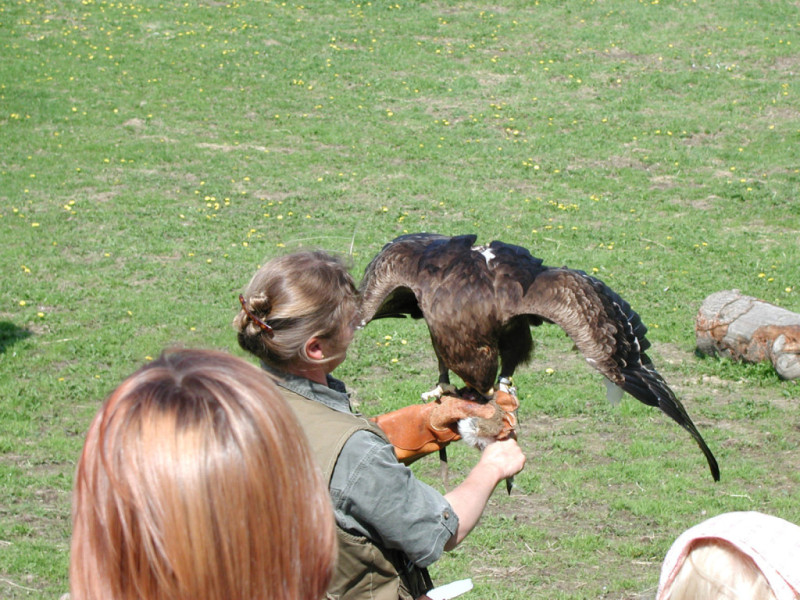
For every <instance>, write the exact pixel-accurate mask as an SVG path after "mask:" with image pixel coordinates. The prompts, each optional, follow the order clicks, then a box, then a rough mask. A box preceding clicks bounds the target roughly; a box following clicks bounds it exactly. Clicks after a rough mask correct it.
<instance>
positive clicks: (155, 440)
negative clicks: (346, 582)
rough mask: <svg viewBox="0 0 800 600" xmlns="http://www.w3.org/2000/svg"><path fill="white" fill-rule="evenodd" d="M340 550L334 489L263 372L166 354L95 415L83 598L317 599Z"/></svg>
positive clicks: (78, 584)
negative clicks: (328, 486) (329, 490)
mask: <svg viewBox="0 0 800 600" xmlns="http://www.w3.org/2000/svg"><path fill="white" fill-rule="evenodd" d="M335 557H336V539H335V532H334V521H333V514H332V511H331V506H330V498H329V496H328V494H327V489H326V486H325V484H324V482H323V480H322V479H321V477H320V473H319V470H318V468H317V467H316V466H315V463H314V461H313V459H312V457H311V455H310V453H309V449H308V445H307V442H306V440H305V437H304V435H303V432H302V430H301V429H300V427H299V426H298V423H297V420H296V419H295V417H294V414H293V413H292V411H291V409H290V408H289V407H288V406H287V404H286V402H284V401H283V399H282V398H281V397H280V394H279V393H278V392H277V390H276V387H275V385H274V384H273V383H272V381H270V380H269V378H268V377H267V376H266V375H265V373H264V372H263V371H261V370H260V369H257V368H256V367H254V366H252V365H250V364H248V363H247V362H245V361H243V360H241V359H239V358H235V357H232V356H229V355H226V354H222V353H220V352H214V351H203V350H178V351H170V352H165V353H164V354H162V355H161V357H160V358H158V359H157V360H155V361H153V362H151V363H150V364H148V365H146V366H144V367H142V368H141V369H139V370H138V371H137V372H135V373H134V374H133V375H131V376H130V377H128V378H127V379H126V380H125V381H124V382H123V383H122V384H121V385H120V386H119V387H118V388H117V389H116V390H114V392H112V393H111V395H110V396H109V397H108V399H107V400H106V401H105V403H104V404H103V406H102V407H101V409H100V411H99V412H98V414H97V416H96V417H95V418H94V420H93V422H92V424H91V427H90V428H89V432H88V434H87V437H86V442H85V445H84V449H83V453H82V455H81V457H80V461H79V463H78V469H77V474H76V481H75V490H74V497H73V536H72V548H71V559H70V591H71V598H72V600H133V599H144V600H161V599H164V600H167V599H169V600H256V599H260V600H267V599H280V600H296V599H302V600H318V599H319V598H322V597H324V594H325V589H326V588H327V585H328V582H329V580H330V578H331V575H332V571H333V564H334V562H335Z"/></svg>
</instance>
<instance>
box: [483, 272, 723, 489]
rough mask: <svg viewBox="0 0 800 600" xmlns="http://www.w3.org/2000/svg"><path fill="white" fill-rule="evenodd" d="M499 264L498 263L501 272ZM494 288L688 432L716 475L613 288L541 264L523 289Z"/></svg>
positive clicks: (509, 307)
mask: <svg viewBox="0 0 800 600" xmlns="http://www.w3.org/2000/svg"><path fill="white" fill-rule="evenodd" d="M503 268H504V267H503V266H502V265H500V266H498V269H499V270H500V271H503ZM503 276H504V277H508V276H510V273H505V274H504V275H503ZM496 289H497V292H498V297H499V298H501V300H500V301H501V302H502V303H503V304H504V306H505V310H506V311H507V312H508V314H509V316H511V315H519V314H529V315H535V318H541V319H545V320H547V321H550V322H552V323H555V324H556V325H559V326H560V327H561V328H562V329H563V330H564V331H565V332H566V333H567V335H569V337H570V338H571V339H572V341H573V342H574V343H575V345H576V347H577V348H578V350H580V352H581V353H582V354H583V356H584V358H585V359H586V361H587V362H588V363H589V364H590V365H591V366H593V367H594V368H595V369H597V370H598V371H600V372H601V373H602V374H603V375H605V376H606V377H607V378H608V379H609V380H610V381H611V382H612V383H614V384H615V385H617V386H619V387H620V388H622V389H623V390H624V391H626V392H628V393H629V394H630V395H631V396H633V397H634V398H636V399H637V400H639V401H640V402H642V403H644V404H647V405H649V406H655V407H658V408H659V409H661V411H663V412H664V413H665V414H666V415H668V416H669V417H670V418H672V419H673V420H674V421H675V422H677V423H678V424H679V425H680V426H681V427H683V428H684V429H685V430H686V431H688V432H689V434H690V435H691V436H692V437H693V438H694V440H695V441H696V442H697V444H698V445H699V446H700V449H701V450H702V451H703V454H704V455H705V457H706V460H707V461H708V464H709V467H710V469H711V473H712V475H713V477H714V479H715V480H719V466H718V465H717V461H716V460H715V458H714V456H713V454H712V453H711V450H710V449H709V448H708V446H707V445H706V443H705V441H704V440H703V438H702V436H701V435H700V433H699V432H698V431H697V428H696V427H695V425H694V423H693V422H692V420H691V418H690V417H689V414H688V413H687V412H686V409H685V408H684V407H683V405H682V404H681V402H680V401H679V400H678V399H677V398H676V397H675V394H674V393H673V391H672V390H671V389H670V387H669V386H668V385H667V383H666V381H664V378H663V377H662V376H661V375H660V374H659V373H658V371H656V370H655V368H654V367H653V363H652V361H651V360H650V358H649V357H648V356H647V354H646V353H645V350H647V348H649V347H650V342H649V341H648V340H647V338H646V337H645V334H646V333H647V328H646V327H645V325H644V323H642V320H641V318H640V317H639V315H638V314H636V312H635V311H634V310H633V309H632V308H631V307H630V305H629V304H628V303H627V302H626V301H625V300H623V299H622V298H621V297H620V296H619V295H618V294H617V293H616V292H614V291H613V290H612V289H611V288H609V287H608V286H607V285H606V284H605V283H603V282H602V281H600V280H599V279H596V278H594V277H591V276H589V275H587V274H586V273H584V272H582V271H575V270H571V269H566V268H560V269H555V268H545V270H543V271H541V272H539V273H538V274H537V275H536V276H535V278H534V279H533V281H531V282H530V284H529V285H528V286H527V288H525V289H523V287H522V286H519V287H516V288H515V287H514V286H513V285H510V286H496Z"/></svg>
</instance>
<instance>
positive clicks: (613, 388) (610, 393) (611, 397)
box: [603, 379, 624, 406]
mask: <svg viewBox="0 0 800 600" xmlns="http://www.w3.org/2000/svg"><path fill="white" fill-rule="evenodd" d="M603 381H605V383H606V398H608V401H609V402H610V403H611V404H612V405H614V406H616V405H617V404H619V401H620V400H621V399H622V394H623V393H624V392H623V390H622V388H621V387H619V386H618V385H617V384H616V383H614V382H613V381H611V380H610V379H603Z"/></svg>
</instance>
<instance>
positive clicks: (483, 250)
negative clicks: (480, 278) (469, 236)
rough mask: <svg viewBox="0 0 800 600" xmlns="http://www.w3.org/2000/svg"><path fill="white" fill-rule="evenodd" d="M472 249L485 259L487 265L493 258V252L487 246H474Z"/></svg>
mask: <svg viewBox="0 0 800 600" xmlns="http://www.w3.org/2000/svg"><path fill="white" fill-rule="evenodd" d="M472 249H473V250H474V251H475V252H477V253H478V254H481V255H482V256H483V258H485V259H486V264H487V265H488V264H489V262H490V261H491V260H492V259H493V258H494V257H495V254H494V252H492V249H491V248H489V247H488V246H474V247H473V248H472Z"/></svg>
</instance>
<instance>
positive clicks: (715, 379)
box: [0, 0, 800, 599]
mask: <svg viewBox="0 0 800 600" xmlns="http://www.w3.org/2000/svg"><path fill="white" fill-rule="evenodd" d="M796 8H797V7H796V5H795V4H794V3H792V2H751V3H732V2H688V1H687V2H667V1H663V0H662V1H661V2H638V3H634V2H621V1H618V0H611V1H604V2H592V1H583V2H568V3H554V2H528V1H526V2H508V3H504V4H502V5H492V6H486V5H481V4H475V3H470V2H464V3H450V2H413V3H406V2H382V1H379V2H375V1H373V2H361V3H358V2H330V1H324V0H322V1H320V2H315V3H309V4H301V3H295V2H286V3H283V2H268V1H260V2H255V1H244V0H240V1H232V2H230V3H225V2H200V3H193V2H186V3H177V2H175V3H168V2H162V3H158V2H153V1H150V0H134V1H132V2H107V1H104V0H102V1H101V0H85V1H83V2H64V1H61V2H41V1H38V2H37V1H30V2H29V1H22V0H19V1H17V0H9V1H7V2H3V3H0V51H1V52H2V57H3V58H2V61H0V144H2V152H0V233H2V237H1V238H0V239H2V244H0V264H2V265H3V275H2V280H0V281H1V283H0V482H2V485H0V596H2V597H9V598H23V597H42V598H44V597H54V596H57V595H58V594H59V593H61V592H63V591H65V590H66V589H67V586H68V582H67V565H68V546H69V529H70V525H69V511H70V506H69V501H70V498H69V494H70V490H71V485H72V473H73V470H74V468H75V462H76V459H77V456H78V454H79V452H80V448H81V445H82V441H83V435H84V433H85V431H86V428H87V426H88V423H89V420H90V419H91V417H92V415H93V414H94V412H95V411H96V409H97V407H98V405H99V403H100V402H101V401H102V399H103V398H104V396H105V395H106V394H107V393H108V392H109V391H110V390H112V389H113V388H114V386H115V385H116V384H117V383H118V382H119V381H121V379H122V378H124V377H125V376H126V375H127V374H129V373H130V372H132V371H133V370H134V369H135V368H137V367H138V366H139V365H141V364H142V363H144V362H145V361H147V360H149V359H150V357H154V356H156V355H157V354H158V353H159V352H160V351H161V349H162V348H164V347H165V346H168V345H172V344H178V345H187V346H204V347H215V348H222V349H227V350H230V351H231V352H234V353H237V354H241V353H240V351H239V350H238V349H237V347H236V342H235V339H234V336H233V333H232V329H231V326H230V322H231V320H232V319H233V316H234V315H235V313H236V311H237V300H236V296H237V294H238V292H239V291H240V290H241V289H242V288H243V287H244V286H245V284H246V283H247V281H248V280H249V277H250V275H251V274H252V273H253V272H254V270H255V269H256V268H257V267H258V265H259V264H261V263H263V261H264V260H266V259H268V258H269V257H271V256H275V255H277V254H280V253H284V252H287V251H290V250H294V249H297V248H300V247H323V248H325V249H328V250H331V251H334V252H337V253H340V254H343V255H348V257H349V258H348V260H349V261H350V262H351V264H352V266H353V272H354V274H355V275H356V276H357V277H358V276H360V275H361V273H362V272H363V268H364V266H365V265H366V264H367V262H368V261H369V259H370V258H371V257H372V256H373V255H374V253H375V252H377V251H378V250H379V249H380V247H381V246H382V244H383V243H385V242H386V241H388V240H389V239H392V238H393V237H395V236H396V235H399V234H401V233H404V232H413V231H438V232H442V233H448V234H455V233H467V232H474V233H476V234H478V236H479V238H480V239H481V240H482V241H489V240H491V239H502V240H504V241H508V242H511V243H516V244H520V245H524V246H526V247H528V248H530V249H531V251H532V252H533V253H534V254H536V255H537V256H540V257H542V258H543V259H544V260H545V262H546V263H547V264H551V265H560V264H567V265H569V266H572V267H575V268H580V269H583V270H586V271H589V272H591V273H594V274H595V275H597V276H598V277H600V278H602V279H604V280H605V281H606V282H607V283H608V284H609V285H611V286H612V287H613V288H615V289H616V290H617V291H618V292H620V293H621V294H622V295H623V296H624V297H625V298H626V299H627V300H628V301H629V302H630V303H631V304H632V306H633V307H634V308H635V309H636V310H637V311H638V312H639V313H640V314H641V315H642V317H643V320H644V322H645V323H646V324H647V325H648V327H649V328H650V334H649V337H650V339H651V341H652V343H653V352H652V355H653V358H654V360H655V361H656V364H657V365H658V366H659V368H660V370H661V372H662V373H663V374H664V376H665V377H666V378H667V380H668V381H670V383H671V384H672V385H673V387H674V388H675V390H676V392H677V393H678V395H679V396H680V397H681V398H682V399H683V400H684V402H685V404H686V407H687V410H688V411H689V413H690V414H691V415H692V416H693V418H694V420H695V423H696V424H697V425H698V427H699V428H700V430H701V432H702V433H703V435H704V437H705V438H706V440H707V442H708V443H709V445H710V446H711V447H712V449H713V450H714V452H715V454H716V455H717V458H718V460H719V462H720V467H721V470H722V481H721V482H720V483H719V484H716V485H715V484H713V483H712V482H711V479H710V476H709V474H708V471H707V468H706V465H705V463H704V461H703V457H702V454H701V453H700V452H699V450H698V449H697V448H696V446H695V445H694V443H693V442H692V441H691V439H690V438H689V437H688V436H687V435H686V434H685V432H683V431H682V430H680V429H679V428H678V427H677V426H675V425H674V423H672V422H670V421H669V420H668V419H667V418H666V417H664V416H663V415H661V414H660V413H658V412H656V411H654V410H652V409H650V408H648V407H645V406H642V405H640V404H639V403H637V402H635V401H634V400H632V399H630V398H626V399H624V400H623V402H622V404H621V405H620V406H619V407H609V406H607V404H606V403H605V399H604V390H603V388H602V385H601V384H600V382H599V378H598V377H599V376H596V375H595V374H594V373H591V372H589V370H588V369H587V368H586V367H585V365H583V364H582V361H580V360H579V359H578V358H577V357H575V355H574V354H572V353H571V351H570V344H569V343H568V340H565V339H564V338H563V335H562V333H561V332H560V331H559V330H556V329H554V328H550V329H546V328H543V329H542V330H541V331H537V332H536V337H537V340H538V342H539V344H538V349H537V353H536V356H535V359H534V361H533V362H532V364H531V365H529V366H528V367H527V368H523V369H521V370H520V372H519V374H518V377H517V383H518V385H519V387H520V393H521V395H522V409H521V420H522V426H523V430H522V434H521V438H520V439H521V443H522V445H523V447H524V448H525V451H526V453H527V454H528V457H529V460H528V466H527V468H526V470H525V471H524V472H523V473H521V474H520V475H519V476H518V478H517V481H518V485H519V493H518V494H515V495H513V496H512V497H510V498H507V497H505V496H504V494H501V493H498V494H496V496H495V497H494V498H493V499H492V503H491V506H490V508H489V510H488V512H487V514H486V516H485V518H484V521H483V524H482V526H481V528H480V529H479V530H478V531H476V532H475V533H474V534H473V535H472V536H471V537H470V538H469V539H468V541H467V542H466V543H465V544H464V545H462V547H460V548H459V549H458V550H457V551H456V552H454V553H452V554H451V555H448V556H447V557H445V558H444V559H443V560H441V561H440V562H439V563H437V565H436V567H435V569H434V571H435V573H434V575H435V578H436V579H437V580H438V581H447V580H449V579H454V578H461V577H467V576H471V577H473V578H474V579H475V582H476V586H477V592H476V593H475V596H476V597H481V598H529V597H533V598H558V599H562V598H563V599H575V598H598V597H604V598H628V599H633V598H639V597H652V596H653V593H654V587H655V585H656V581H657V578H658V569H659V563H660V560H661V558H662V557H663V555H664V553H665V552H666V550H667V548H668V547H669V545H670V543H671V541H672V540H673V539H674V538H675V537H676V536H677V535H678V534H679V533H680V532H681V531H682V530H683V529H685V528H686V527H688V526H690V525H692V524H694V523H695V522H697V521H699V520H701V519H702V518H704V517H705V516H708V515H713V514H716V513H718V512H723V511H726V510H749V509H755V510H763V511H767V512H770V513H773V514H777V515H779V516H782V517H785V518H789V519H791V520H794V521H796V522H800V508H798V507H800V492H798V484H799V483H800V481H798V479H800V478H799V477H798V475H797V469H796V453H797V449H798V445H800V433H798V429H797V423H798V416H799V415H798V410H800V409H798V407H797V404H798V403H797V400H798V398H800V387H798V384H797V383H794V382H783V381H780V380H779V379H778V378H777V377H776V376H775V374H774V372H773V371H772V369H771V368H770V367H769V366H768V365H755V366H753V365H739V364H735V363H731V362H728V361H719V360H716V359H701V358H699V357H697V356H695V355H694V352H693V351H694V333H693V320H694V316H695V313H696V311H697V309H698V307H699V305H700V303H701V302H702V301H703V299H704V298H705V297H706V296H707V295H709V294H711V293H713V292H716V291H718V290H721V289H730V288H738V289H740V290H742V292H743V293H745V294H749V295H752V296H756V297H758V298H761V299H764V300H767V301H770V302H774V303H776V304H779V305H781V306H783V307H785V308H787V309H789V310H793V311H797V312H800V287H799V283H800V242H798V229H800V203H799V202H798V201H797V190H798V188H799V187H800V169H799V168H798V166H800V160H799V159H800V155H799V154H798V148H800V110H798V109H800V102H799V101H798V91H799V90H798V86H797V81H796V72H797V69H798V67H799V66H800V60H798V54H797V50H798V47H800V36H799V35H798V29H799V28H800V17H798V14H797V10H796ZM351 247H352V253H351V252H350V249H351ZM403 340H405V342H406V343H403ZM340 374H341V376H342V377H343V378H345V379H346V380H348V381H349V382H350V383H351V385H352V387H353V388H354V390H355V392H356V398H357V400H358V401H359V402H360V406H361V408H362V409H363V410H364V411H365V412H367V413H377V412H379V411H382V410H388V409H390V408H394V407H397V406H401V405H403V404H406V403H408V402H412V401H414V399H415V398H416V397H417V396H418V394H419V392H420V391H422V390H424V389H427V387H428V386H429V385H430V384H431V383H432V382H433V379H434V375H435V362H434V360H433V355H432V351H431V350H430V344H429V342H428V340H427V337H426V332H425V328H424V325H422V324H420V323H411V322H405V321H387V322H384V323H374V324H371V325H370V326H369V327H367V328H366V329H365V330H364V331H362V332H361V333H360V334H359V336H358V337H357V339H356V342H355V344H354V346H353V348H352V350H351V353H350V360H349V361H348V362H347V363H345V365H343V366H342V367H341V372H340ZM451 455H452V458H451V477H452V479H453V480H454V481H457V480H458V478H459V477H460V476H462V475H463V474H464V473H465V472H466V470H467V469H468V468H469V466H470V465H471V464H473V463H474V460H475V454H474V452H473V451H471V450H470V449H467V448H461V447H454V448H453V449H452V451H451ZM416 468H417V470H418V472H419V473H420V475H421V476H422V477H424V478H426V479H427V480H429V481H430V482H431V483H433V484H434V485H441V484H440V483H439V482H438V479H437V476H436V472H437V469H438V466H437V464H436V461H435V460H433V459H430V460H426V461H422V462H421V463H420V464H418V466H417V467H416Z"/></svg>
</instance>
